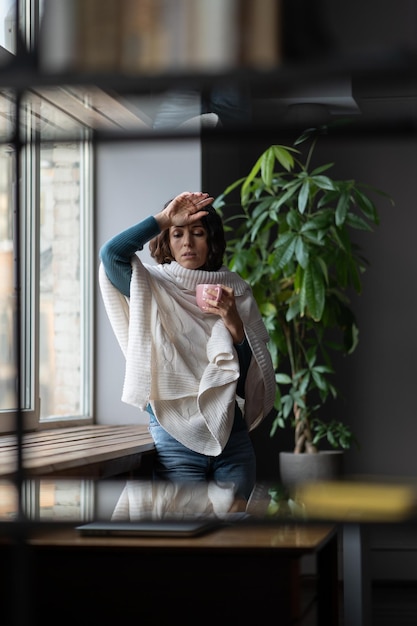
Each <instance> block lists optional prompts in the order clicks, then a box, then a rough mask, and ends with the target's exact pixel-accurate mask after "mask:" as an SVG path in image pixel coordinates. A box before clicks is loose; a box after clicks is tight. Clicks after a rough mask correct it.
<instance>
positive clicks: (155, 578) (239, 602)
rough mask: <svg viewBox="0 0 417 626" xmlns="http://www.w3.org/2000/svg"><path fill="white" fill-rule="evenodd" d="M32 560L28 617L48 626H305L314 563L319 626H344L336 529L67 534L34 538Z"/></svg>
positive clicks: (244, 527)
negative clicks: (307, 567)
mask: <svg viewBox="0 0 417 626" xmlns="http://www.w3.org/2000/svg"><path fill="white" fill-rule="evenodd" d="M2 549H3V550H4V549H5V547H4V546H3V548H2ZM9 550H13V548H10V547H9ZM26 551H27V552H26V556H27V562H26V566H25V575H26V578H25V580H27V581H30V584H29V588H30V598H31V604H29V605H28V607H30V610H29V611H28V612H29V613H30V615H31V616H32V618H34V619H36V620H37V621H34V622H33V623H35V624H37V623H39V624H42V625H43V626H44V625H48V624H51V625H52V624H54V626H55V624H56V623H57V622H59V621H60V619H61V618H62V619H63V618H64V616H65V623H69V624H71V623H72V624H75V623H78V624H83V623H95V624H104V625H107V624H129V623H139V624H144V625H146V626H147V625H152V626H153V625H161V626H162V625H164V626H165V625H166V624H169V623H171V622H178V623H179V624H181V626H188V625H190V626H191V625H193V626H195V624H200V623H206V622H213V623H215V624H216V626H217V625H218V626H222V625H223V624H225V625H226V624H227V625H230V626H234V625H235V624H236V625H239V624H240V625H248V626H249V625H250V626H252V625H253V626H257V625H258V624H265V623H267V622H269V621H271V623H274V624H279V625H280V626H286V625H290V624H302V623H303V621H302V620H301V617H302V603H301V598H300V594H301V584H300V560H301V557H303V556H304V555H314V556H315V557H316V563H317V589H316V593H317V601H316V610H317V621H316V623H317V624H319V625H320V626H335V625H336V624H337V623H338V583H337V532H336V529H335V527H332V526H320V525H304V524H301V525H295V524H280V523H277V524H274V525H269V524H268V525H265V524H253V525H252V524H251V525H248V524H246V523H238V524H233V525H229V526H224V527H223V526H222V527H221V528H220V529H218V530H217V529H216V530H214V531H210V532H209V533H207V534H204V535H201V536H198V537H194V538H154V537H152V538H150V537H149V538H131V537H129V538H114V537H112V538H108V537H85V536H80V534H79V533H78V531H76V530H75V529H74V528H67V527H64V528H62V527H60V528H52V529H51V528H49V529H47V530H43V531H39V530H38V531H36V532H34V533H32V534H31V536H30V538H29V539H28V542H27V544H26ZM6 554H7V552H6ZM10 558H12V556H11V557H10ZM0 563H3V564H4V563H6V564H7V559H6V558H5V554H4V553H3V554H2V556H1V558H0ZM6 579H7V577H6ZM0 582H1V579H0ZM5 583H7V580H6V581H3V584H5ZM9 584H12V581H11V582H9ZM20 597H22V596H21V595H20ZM31 623H32V622H30V624H31ZM309 623H311V622H309Z"/></svg>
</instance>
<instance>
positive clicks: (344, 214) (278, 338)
mask: <svg viewBox="0 0 417 626" xmlns="http://www.w3.org/2000/svg"><path fill="white" fill-rule="evenodd" d="M323 132H328V129H327V127H321V128H319V129H309V130H307V131H305V132H304V133H303V134H302V135H301V136H300V137H299V138H298V139H297V140H296V141H295V142H294V145H293V146H282V145H271V146H269V147H268V148H267V149H266V150H265V151H264V152H263V153H262V154H261V155H260V156H259V158H258V159H257V160H256V162H255V164H254V165H253V167H252V169H251V170H250V172H249V174H248V175H247V176H245V177H243V178H240V179H238V180H236V181H234V182H233V183H232V184H231V185H229V186H228V187H227V189H226V190H225V191H224V193H222V194H221V195H220V196H218V198H216V201H215V206H216V208H217V209H218V210H219V211H220V212H221V214H222V216H223V219H224V223H225V229H226V231H227V233H228V244H227V250H226V257H227V264H228V266H229V267H230V268H231V269H233V270H235V271H237V272H238V273H239V274H240V275H241V276H242V277H243V278H245V279H246V280H247V281H248V283H249V284H250V285H251V286H252V289H253V292H254V296H255V298H256V301H257V303H258V306H259V309H260V311H261V314H262V316H263V319H264V322H265V324H266V327H267V329H268V331H269V334H270V337H271V343H270V349H271V353H272V358H273V362H274V367H275V371H276V381H277V393H276V401H275V409H276V416H275V418H274V420H273V423H272V427H271V432H270V435H271V437H272V436H274V435H275V433H276V431H277V429H279V428H284V427H286V426H287V425H289V424H291V425H292V426H293V428H294V438H295V442H294V450H293V452H294V453H295V454H293V455H292V456H293V457H296V456H298V457H299V459H300V458H301V457H306V456H311V455H310V454H308V455H303V454H300V453H312V454H315V453H317V452H318V450H319V447H320V445H319V444H322V443H323V440H325V441H327V444H328V445H327V447H328V448H330V449H331V450H341V451H343V450H346V449H349V448H350V447H351V446H352V444H353V443H354V442H356V438H355V436H354V435H353V433H352V431H351V429H350V428H349V427H348V425H346V424H344V423H343V422H341V421H340V420H337V419H330V420H325V419H324V418H323V415H322V413H321V410H322V408H323V406H324V404H325V403H326V402H327V401H328V400H329V398H337V397H338V394H339V392H338V390H337V389H336V387H335V385H334V383H333V375H334V360H335V356H336V353H341V352H343V353H344V354H352V352H353V351H354V350H355V348H356V346H357V344H358V326H357V322H356V319H355V315H354V312H353V310H352V308H351V301H350V294H351V293H353V292H354V291H356V292H358V293H359V292H360V291H361V276H362V274H363V272H364V271H365V270H366V268H367V265H368V263H367V261H366V259H365V258H364V256H363V254H362V251H361V249H360V248H359V247H358V245H356V243H355V241H354V233H355V231H356V230H358V229H359V230H362V231H372V230H373V229H374V227H375V226H376V225H378V223H379V216H378V212H377V209H376V206H375V204H374V202H373V200H372V199H371V197H370V193H371V192H373V191H375V192H378V193H380V194H382V195H384V196H386V197H388V196H387V195H386V194H383V192H381V191H380V190H376V189H373V188H371V187H369V186H367V185H363V184H360V183H358V182H356V181H355V180H336V179H334V178H331V177H330V175H329V170H330V169H331V168H332V166H333V164H332V163H326V164H324V165H319V166H314V167H313V166H312V159H313V154H314V149H315V146H316V142H317V139H318V137H319V136H320V134H321V133H323ZM302 144H304V145H303V148H304V154H303V152H302V151H300V148H299V146H301V145H302ZM232 192H235V194H237V193H239V195H240V198H239V200H240V202H237V203H235V204H233V203H232V201H231V200H230V198H231V194H232ZM232 197H233V196H232ZM228 201H229V203H228ZM237 204H239V205H240V207H241V208H240V209H239V210H236V205H237ZM356 443H357V442H356ZM316 456H318V455H317V454H316ZM298 462H300V461H298ZM304 462H305V461H304ZM280 463H282V461H281V459H280ZM281 469H282V466H281ZM301 471H303V470H301Z"/></svg>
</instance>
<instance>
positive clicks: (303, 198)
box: [298, 178, 310, 214]
mask: <svg viewBox="0 0 417 626" xmlns="http://www.w3.org/2000/svg"><path fill="white" fill-rule="evenodd" d="M309 194H310V181H309V179H308V178H306V179H305V181H304V182H303V184H302V186H301V189H300V192H299V194H298V210H299V211H300V213H301V214H302V213H304V211H305V210H306V206H307V202H308V198H309Z"/></svg>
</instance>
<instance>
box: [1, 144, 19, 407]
mask: <svg viewBox="0 0 417 626" xmlns="http://www.w3.org/2000/svg"><path fill="white" fill-rule="evenodd" d="M13 162H14V158H13V153H12V152H11V151H10V150H9V149H7V148H6V146H0V410H6V409H13V408H16V406H17V401H16V359H15V345H14V341H13V339H14V332H15V313H16V310H15V309H16V302H15V291H14V278H13V276H14V269H13V179H12V172H13Z"/></svg>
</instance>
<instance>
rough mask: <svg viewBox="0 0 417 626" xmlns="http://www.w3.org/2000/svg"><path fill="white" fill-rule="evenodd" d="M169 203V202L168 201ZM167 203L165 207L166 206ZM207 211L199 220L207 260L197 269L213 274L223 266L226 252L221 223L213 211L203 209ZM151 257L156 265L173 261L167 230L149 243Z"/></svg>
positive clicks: (209, 208)
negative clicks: (205, 246) (205, 242)
mask: <svg viewBox="0 0 417 626" xmlns="http://www.w3.org/2000/svg"><path fill="white" fill-rule="evenodd" d="M170 202H171V201H170ZM168 204H169V202H167V204H166V205H165V206H167V205H168ZM204 210H205V211H208V213H207V215H205V216H204V217H202V218H201V223H202V225H203V227H204V229H205V230H206V233H207V246H208V253H207V260H206V263H205V264H204V265H203V267H201V268H199V269H203V270H207V271H208V272H215V271H217V270H219V269H220V268H221V266H222V265H223V257H224V251H225V250H226V239H225V236H224V228H223V222H222V219H221V217H220V215H218V213H216V211H215V209H214V208H213V207H212V206H211V205H209V206H206V207H204ZM149 250H150V253H151V257H152V258H153V259H155V260H156V262H157V263H162V264H163V263H171V261H175V259H174V257H173V256H172V253H171V249H170V247H169V228H167V229H166V230H164V231H163V232H162V233H161V234H160V235H158V236H157V237H154V238H153V239H151V241H150V242H149Z"/></svg>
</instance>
